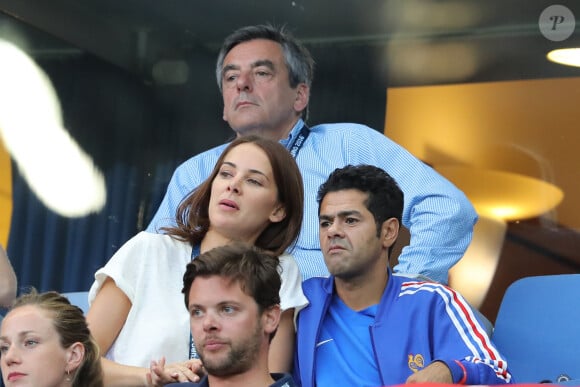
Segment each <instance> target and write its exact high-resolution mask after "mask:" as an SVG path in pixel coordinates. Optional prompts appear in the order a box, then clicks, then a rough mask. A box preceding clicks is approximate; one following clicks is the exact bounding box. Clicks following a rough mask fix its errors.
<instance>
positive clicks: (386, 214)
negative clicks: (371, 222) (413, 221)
mask: <svg viewBox="0 0 580 387" xmlns="http://www.w3.org/2000/svg"><path fill="white" fill-rule="evenodd" d="M347 189H356V190H358V191H361V192H364V193H366V194H368V198H367V199H366V201H365V206H366V208H367V209H368V210H369V212H370V213H371V214H373V216H374V218H375V224H376V225H377V236H378V235H380V232H381V225H382V224H383V223H384V222H385V220H387V219H389V218H396V219H397V220H398V221H399V224H401V217H402V214H403V204H404V197H403V191H401V188H399V185H398V184H397V182H396V181H395V179H393V178H392V177H391V176H390V175H389V174H388V173H387V172H385V171H384V170H382V169H381V168H378V167H375V166H373V165H357V166H353V165H347V166H346V167H344V168H337V169H335V170H334V171H333V172H332V173H331V174H330V176H328V179H327V180H326V182H324V183H323V184H322V185H321V186H320V188H319V189H318V196H317V200H318V214H319V215H320V203H321V202H322V199H324V197H325V196H326V195H327V194H328V193H329V192H335V191H342V190H347Z"/></svg>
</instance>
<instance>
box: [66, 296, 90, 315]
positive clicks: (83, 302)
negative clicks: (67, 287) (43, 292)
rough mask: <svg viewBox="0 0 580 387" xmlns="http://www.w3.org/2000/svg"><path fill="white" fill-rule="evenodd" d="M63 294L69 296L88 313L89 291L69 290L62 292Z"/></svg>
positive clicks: (73, 302)
mask: <svg viewBox="0 0 580 387" xmlns="http://www.w3.org/2000/svg"><path fill="white" fill-rule="evenodd" d="M62 295H63V296H65V297H66V298H68V300H69V301H70V303H71V304H73V305H76V306H78V307H79V308H81V309H82V311H83V312H84V314H85V315H86V314H87V312H88V310H89V292H88V291H86V292H68V293H62Z"/></svg>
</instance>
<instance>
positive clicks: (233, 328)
mask: <svg viewBox="0 0 580 387" xmlns="http://www.w3.org/2000/svg"><path fill="white" fill-rule="evenodd" d="M279 267H280V266H279V260H278V258H277V257H276V256H274V255H272V254H270V253H267V252H265V251H262V250H259V249H258V248H256V247H253V246H249V245H246V244H241V243H232V244H229V245H225V246H221V247H217V248H214V249H212V250H209V251H207V252H205V253H203V254H201V255H200V256H199V257H197V258H196V259H194V260H193V261H191V262H190V263H189V264H188V265H187V270H186V272H185V274H184V276H183V293H184V295H185V305H186V307H187V309H188V311H189V314H190V321H191V334H192V338H193V341H194V342H195V345H196V348H197V351H198V354H199V357H200V359H201V361H202V364H203V369H202V370H203V371H205V372H206V373H207V375H206V376H205V377H203V378H202V379H201V381H200V382H199V383H190V382H186V383H174V384H170V385H175V386H199V387H204V386H211V387H220V386H255V387H268V386H270V387H293V386H295V384H294V382H293V380H292V376H290V375H289V374H270V372H269V371H268V350H269V347H270V341H271V340H272V338H273V337H274V335H275V333H276V329H277V328H278V322H279V321H280V313H281V312H280V296H279V292H280V286H281V279H280V273H279ZM162 366H163V364H162V362H161V363H156V362H154V363H153V364H152V369H151V373H152V377H153V383H152V384H154V385H159V384H162V383H158V382H159V381H158V380H157V381H156V380H155V375H157V376H158V377H162V375H163V369H162V368H163V367H162Z"/></svg>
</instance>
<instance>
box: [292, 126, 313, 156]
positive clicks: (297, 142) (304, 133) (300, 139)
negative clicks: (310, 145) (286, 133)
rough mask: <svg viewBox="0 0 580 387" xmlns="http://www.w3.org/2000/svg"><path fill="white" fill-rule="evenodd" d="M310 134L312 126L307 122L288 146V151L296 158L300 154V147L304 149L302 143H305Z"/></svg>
mask: <svg viewBox="0 0 580 387" xmlns="http://www.w3.org/2000/svg"><path fill="white" fill-rule="evenodd" d="M309 134H310V128H309V127H308V126H306V124H303V125H302V129H300V133H298V135H297V136H296V138H294V141H292V144H290V146H289V147H288V151H290V154H291V155H292V157H294V158H296V156H298V152H300V149H302V145H304V142H305V141H306V139H307V138H308V135H309Z"/></svg>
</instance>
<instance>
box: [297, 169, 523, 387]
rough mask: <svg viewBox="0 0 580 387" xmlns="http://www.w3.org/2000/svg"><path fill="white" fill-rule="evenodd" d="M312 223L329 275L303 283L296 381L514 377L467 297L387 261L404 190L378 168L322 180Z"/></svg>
mask: <svg viewBox="0 0 580 387" xmlns="http://www.w3.org/2000/svg"><path fill="white" fill-rule="evenodd" d="M318 201H319V220H320V222H319V230H320V244H321V249H322V252H323V254H324V260H325V263H326V265H327V267H328V269H329V271H330V273H331V274H332V275H331V276H330V277H329V278H312V279H309V280H307V281H305V282H304V283H303V290H304V294H305V295H306V297H307V298H308V299H309V301H310V304H309V305H308V306H307V307H305V308H304V309H302V310H301V311H300V313H299V315H298V319H297V337H296V357H295V361H294V367H295V369H294V379H295V380H296V382H297V383H299V384H301V385H302V386H323V387H325V386H335V385H341V386H357V387H358V386H384V385H395V384H403V383H406V382H415V383H427V382H430V383H448V384H450V383H455V384H471V385H473V384H480V385H482V384H484V385H490V384H506V383H513V382H514V381H513V378H512V376H511V374H510V372H509V371H508V368H507V363H506V361H505V359H504V358H502V356H501V355H500V354H499V353H498V351H497V350H496V349H495V347H494V346H493V344H492V343H491V341H490V339H489V337H488V336H487V335H486V333H485V330H484V328H483V327H482V325H481V324H480V322H479V321H478V320H477V318H476V317H475V316H474V314H473V312H472V310H471V308H470V306H469V305H468V304H467V302H466V301H465V300H464V299H463V298H462V297H461V296H460V295H459V294H458V293H457V292H455V291H453V290H452V289H450V288H448V287H446V286H444V285H441V284H438V283H434V282H431V281H420V280H417V279H413V278H406V277H400V276H393V275H392V274H391V271H390V269H389V268H388V267H389V264H388V262H389V261H388V259H389V254H390V250H392V246H393V244H394V243H395V241H396V239H397V236H398V231H399V225H400V222H401V213H402V208H403V193H402V192H401V190H400V188H399V187H398V186H397V184H396V182H395V181H394V180H393V179H392V178H391V177H390V176H389V175H388V174H387V173H386V172H384V171H383V170H381V169H379V168H377V167H374V166H368V165H361V166H347V167H345V168H341V169H337V170H335V171H334V172H333V173H332V174H331V175H330V177H329V178H328V180H327V181H326V182H325V183H324V184H323V185H322V186H321V187H320V190H319V192H318Z"/></svg>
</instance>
